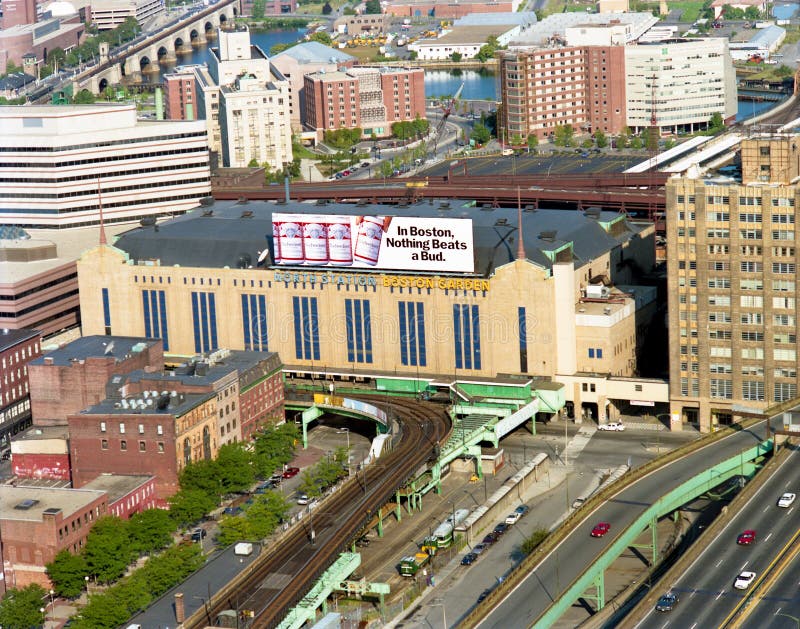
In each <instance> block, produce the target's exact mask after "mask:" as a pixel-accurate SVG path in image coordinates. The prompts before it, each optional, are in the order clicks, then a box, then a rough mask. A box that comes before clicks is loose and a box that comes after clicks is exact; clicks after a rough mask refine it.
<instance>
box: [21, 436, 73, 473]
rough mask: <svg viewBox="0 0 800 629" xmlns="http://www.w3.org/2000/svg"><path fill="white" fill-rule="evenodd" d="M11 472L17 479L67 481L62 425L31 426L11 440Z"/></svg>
mask: <svg viewBox="0 0 800 629" xmlns="http://www.w3.org/2000/svg"><path fill="white" fill-rule="evenodd" d="M11 471H12V472H13V474H14V476H16V477H18V478H34V479H48V480H55V481H67V482H69V480H70V478H71V475H70V464H69V431H68V430H67V427H66V426H34V427H32V428H30V429H28V430H26V431H25V432H24V433H21V434H20V435H18V436H17V437H16V438H15V439H14V441H12V442H11Z"/></svg>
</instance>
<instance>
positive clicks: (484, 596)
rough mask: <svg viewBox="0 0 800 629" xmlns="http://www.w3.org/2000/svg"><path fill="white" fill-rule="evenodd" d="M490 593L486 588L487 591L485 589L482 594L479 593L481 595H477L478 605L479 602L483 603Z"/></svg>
mask: <svg viewBox="0 0 800 629" xmlns="http://www.w3.org/2000/svg"><path fill="white" fill-rule="evenodd" d="M491 593H492V590H490V589H488V588H487V589H485V590H484V591H483V592H481V593H480V594H479V595H478V602H479V603H480V602H481V601H483V600H484V599H485V598H486V597H487V596H489V594H491Z"/></svg>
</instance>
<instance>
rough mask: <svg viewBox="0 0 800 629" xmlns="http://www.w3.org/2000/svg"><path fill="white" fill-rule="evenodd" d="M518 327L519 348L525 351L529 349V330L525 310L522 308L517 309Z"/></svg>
mask: <svg viewBox="0 0 800 629" xmlns="http://www.w3.org/2000/svg"><path fill="white" fill-rule="evenodd" d="M517 325H518V329H519V348H520V350H522V351H524V350H526V349H528V330H527V325H526V323H525V308H524V306H520V307H519V308H517Z"/></svg>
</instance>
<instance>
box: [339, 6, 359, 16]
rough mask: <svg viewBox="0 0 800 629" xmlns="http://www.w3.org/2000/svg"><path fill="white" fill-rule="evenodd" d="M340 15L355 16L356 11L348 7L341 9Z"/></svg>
mask: <svg viewBox="0 0 800 629" xmlns="http://www.w3.org/2000/svg"><path fill="white" fill-rule="evenodd" d="M342 15H356V10H355V9H354V8H353V7H351V6H350V5H348V6H346V7H345V8H344V9H342Z"/></svg>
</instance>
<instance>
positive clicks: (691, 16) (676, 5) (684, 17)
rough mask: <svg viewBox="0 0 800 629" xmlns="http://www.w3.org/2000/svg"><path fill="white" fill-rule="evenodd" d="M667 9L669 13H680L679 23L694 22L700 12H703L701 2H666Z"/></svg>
mask: <svg viewBox="0 0 800 629" xmlns="http://www.w3.org/2000/svg"><path fill="white" fill-rule="evenodd" d="M667 8H669V10H670V11H680V12H681V22H695V21H696V20H697V19H698V18H699V17H700V11H702V10H703V3H702V2H691V1H684V2H667Z"/></svg>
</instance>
